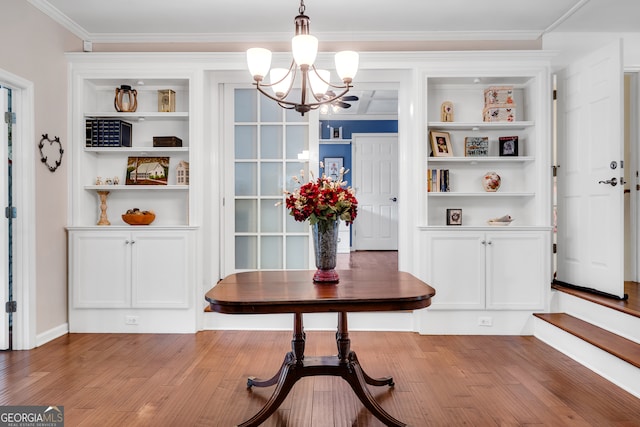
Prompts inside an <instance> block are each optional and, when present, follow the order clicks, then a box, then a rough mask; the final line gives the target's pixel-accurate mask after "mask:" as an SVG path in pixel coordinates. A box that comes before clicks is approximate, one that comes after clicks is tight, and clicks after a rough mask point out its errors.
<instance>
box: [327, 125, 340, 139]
mask: <svg viewBox="0 0 640 427" xmlns="http://www.w3.org/2000/svg"><path fill="white" fill-rule="evenodd" d="M329 130H330V131H331V139H342V126H340V127H336V128H332V127H329Z"/></svg>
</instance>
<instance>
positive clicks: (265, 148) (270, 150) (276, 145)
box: [260, 126, 282, 159]
mask: <svg viewBox="0 0 640 427" xmlns="http://www.w3.org/2000/svg"><path fill="white" fill-rule="evenodd" d="M260 157H261V158H263V159H282V126H262V127H261V128H260Z"/></svg>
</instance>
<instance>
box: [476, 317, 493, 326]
mask: <svg viewBox="0 0 640 427" xmlns="http://www.w3.org/2000/svg"><path fill="white" fill-rule="evenodd" d="M478 325H480V326H492V325H493V319H492V318H491V317H488V316H483V317H478Z"/></svg>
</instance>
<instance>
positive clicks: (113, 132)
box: [86, 119, 132, 147]
mask: <svg viewBox="0 0 640 427" xmlns="http://www.w3.org/2000/svg"><path fill="white" fill-rule="evenodd" d="M86 130H87V135H86V146H87V147H131V130H132V126H131V123H127V122H125V121H122V120H119V119H87V121H86Z"/></svg>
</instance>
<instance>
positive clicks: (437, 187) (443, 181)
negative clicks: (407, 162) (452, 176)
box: [427, 169, 450, 193]
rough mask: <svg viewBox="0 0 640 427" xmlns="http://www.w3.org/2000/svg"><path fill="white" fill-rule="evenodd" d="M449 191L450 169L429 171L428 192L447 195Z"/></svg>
mask: <svg viewBox="0 0 640 427" xmlns="http://www.w3.org/2000/svg"><path fill="white" fill-rule="evenodd" d="M449 190H450V186H449V169H427V191H428V192H430V193H432V192H433V193H447V192H449Z"/></svg>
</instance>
